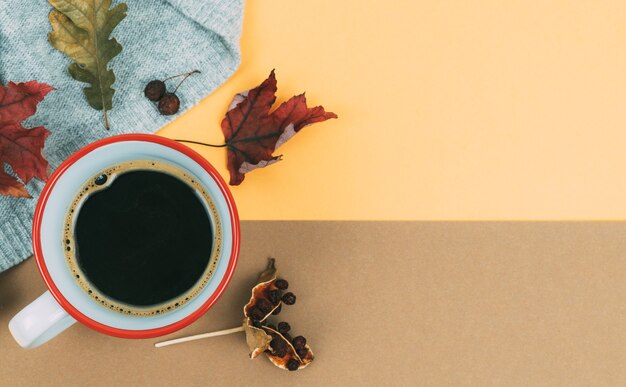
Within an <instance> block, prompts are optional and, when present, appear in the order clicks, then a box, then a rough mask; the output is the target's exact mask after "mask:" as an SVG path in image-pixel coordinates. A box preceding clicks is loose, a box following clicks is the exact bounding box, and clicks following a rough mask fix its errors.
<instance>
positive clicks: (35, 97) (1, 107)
mask: <svg viewBox="0 0 626 387" xmlns="http://www.w3.org/2000/svg"><path fill="white" fill-rule="evenodd" d="M52 90H54V88H53V87H52V86H49V85H46V84H45V83H38V82H37V81H29V82H24V83H14V82H9V83H8V84H7V85H6V86H1V85H0V123H2V122H9V121H12V122H22V121H23V120H25V119H26V118H28V117H30V116H32V115H33V114H35V111H36V110H37V104H38V103H39V102H41V101H43V98H44V97H45V96H46V94H48V93H49V92H50V91H52Z"/></svg>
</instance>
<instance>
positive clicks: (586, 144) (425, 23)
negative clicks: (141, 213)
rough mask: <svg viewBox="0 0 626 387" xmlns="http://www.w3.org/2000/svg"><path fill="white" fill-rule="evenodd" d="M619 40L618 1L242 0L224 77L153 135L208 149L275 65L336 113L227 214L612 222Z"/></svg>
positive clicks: (287, 82)
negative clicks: (236, 56) (237, 50)
mask: <svg viewBox="0 0 626 387" xmlns="http://www.w3.org/2000/svg"><path fill="white" fill-rule="evenodd" d="M129 12H130V15H131V16H130V17H132V6H131V10H130V11H129ZM130 17H129V18H130ZM625 42H626V1H616V0H593V1H592V0H586V1H582V0H578V1H566V0H560V1H545V0H544V1H542V0H535V1H529V0H471V1H461V0H435V1H433V0H391V1H371V0H370V1H364V0H341V1H337V0H316V1H293V0H292V1H289V0H261V1H247V2H246V7H245V16H244V25H243V36H242V39H241V47H242V63H241V67H240V68H239V70H238V71H237V73H236V74H235V75H234V76H233V77H232V78H231V79H230V80H229V81H228V82H226V84H224V85H223V86H222V87H220V88H219V89H218V90H217V91H216V92H215V93H213V94H211V95H210V96H209V97H207V98H205V99H204V100H203V101H202V102H201V103H200V104H199V105H198V106H195V107H194V108H193V109H191V110H190V111H189V112H187V113H185V114H184V115H183V116H182V117H180V118H179V119H176V120H175V121H174V122H172V123H171V124H170V125H168V126H167V127H166V128H165V129H164V130H163V131H161V132H160V134H162V135H164V136H166V137H175V138H191V139H196V140H200V141H209V142H212V143H216V144H219V143H220V142H221V141H222V140H223V136H222V132H221V130H220V126H219V125H220V121H221V119H222V118H223V117H224V112H225V109H226V107H227V106H228V104H229V103H230V101H231V99H232V97H233V95H234V94H235V93H238V92H240V91H242V90H246V89H248V88H250V87H251V86H255V85H257V84H259V83H260V82H261V80H263V79H265V77H267V75H268V73H269V72H270V70H271V69H273V68H275V69H276V76H277V79H278V95H279V99H278V102H281V101H283V100H285V99H286V98H289V97H290V96H292V95H294V94H299V93H301V92H303V91H306V92H307V93H306V96H307V99H308V101H310V103H311V104H323V105H324V107H326V108H327V109H328V110H330V111H333V112H335V113H337V114H338V115H339V119H338V120H330V121H328V122H324V123H321V124H315V125H313V126H311V127H309V128H306V129H304V130H303V131H302V132H301V133H299V134H298V135H297V136H295V137H294V138H293V140H291V141H289V142H288V143H287V144H285V145H284V146H283V147H281V148H280V149H279V153H282V154H283V155H284V161H281V162H280V163H278V164H276V165H274V166H271V167H269V168H265V169H263V170H258V171H254V172H252V173H250V174H248V176H247V177H246V180H245V182H244V183H243V184H241V186H239V187H235V188H233V194H234V196H235V200H236V201H237V205H238V206H239V208H240V210H241V215H242V216H243V218H244V219H259V220H270V219H279V220H299V219H302V220H311V219H316V220H451V219H452V220H454V219H461V220H470V219H476V220H492V219H500V220H510V219H524V220H536V219H559V220H565V219H626V200H624V198H625V197H626V179H624V167H625V166H626V152H625V151H624V149H625V148H626V130H624V128H626V113H625V110H624V106H626V71H624V70H625V69H626V49H625V48H626V44H625ZM122 55H123V53H122ZM121 57H122V56H121ZM154 60H155V61H157V60H158V59H157V58H155V59H154ZM186 70H188V69H168V68H165V66H164V69H163V71H164V73H167V72H168V71H169V72H170V73H171V74H174V73H176V72H178V71H180V72H182V71H186ZM201 70H203V69H201ZM190 82H194V80H193V78H192V79H191V80H190ZM183 87H184V86H183ZM182 103H183V105H184V104H185V101H184V100H183V101H182ZM193 147H194V149H197V150H198V151H200V152H201V153H202V155H203V156H204V157H206V158H207V159H208V160H210V161H211V162H212V163H213V164H214V165H215V166H216V167H217V168H218V169H219V171H220V172H221V173H223V174H224V173H225V172H226V165H225V164H226V163H225V157H226V156H225V153H226V152H225V151H224V150H223V149H215V148H206V147H204V148H203V147H200V146H195V145H194V146H193ZM226 175H227V174H226ZM312 185H314V186H315V187H316V189H311V188H310V187H311V186H312Z"/></svg>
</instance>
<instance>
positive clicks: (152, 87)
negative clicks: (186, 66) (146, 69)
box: [143, 70, 200, 116]
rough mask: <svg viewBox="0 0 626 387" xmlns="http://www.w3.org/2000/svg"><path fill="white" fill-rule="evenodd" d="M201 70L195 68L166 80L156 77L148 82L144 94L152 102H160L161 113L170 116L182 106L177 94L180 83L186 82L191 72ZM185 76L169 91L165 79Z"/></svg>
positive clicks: (194, 72)
mask: <svg viewBox="0 0 626 387" xmlns="http://www.w3.org/2000/svg"><path fill="white" fill-rule="evenodd" d="M199 72H200V71H198V70H194V71H190V72H188V73H183V74H178V75H174V76H172V77H169V78H166V79H164V80H162V81H161V80H159V79H155V80H153V81H150V82H148V84H147V85H146V87H145V89H144V90H143V94H144V95H145V96H146V98H148V99H149V100H150V101H152V102H158V107H159V113H161V114H162V115H164V116H170V115H172V114H176V113H177V112H178V109H179V108H180V99H179V98H178V96H177V95H176V91H177V90H178V88H179V87H180V85H181V84H182V83H183V82H185V79H187V77H189V76H190V75H191V74H196V73H199ZM183 76H184V78H183V79H182V80H181V81H180V82H178V85H176V88H175V89H174V91H172V92H171V93H170V92H168V91H167V88H166V86H165V81H168V80H170V79H174V78H178V77H183Z"/></svg>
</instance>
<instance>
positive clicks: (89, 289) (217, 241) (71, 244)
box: [61, 160, 222, 316]
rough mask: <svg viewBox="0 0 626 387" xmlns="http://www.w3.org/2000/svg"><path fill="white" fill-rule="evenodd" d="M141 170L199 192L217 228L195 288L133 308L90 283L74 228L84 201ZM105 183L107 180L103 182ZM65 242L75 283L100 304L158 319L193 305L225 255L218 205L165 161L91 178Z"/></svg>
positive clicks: (71, 212)
mask: <svg viewBox="0 0 626 387" xmlns="http://www.w3.org/2000/svg"><path fill="white" fill-rule="evenodd" d="M137 170H144V171H145V170H148V171H155V172H161V173H167V174H169V175H172V176H174V177H176V178H178V179H180V180H182V181H183V182H185V183H186V184H187V185H189V186H190V187H192V188H193V189H194V190H195V192H196V194H197V195H198V196H199V197H200V198H201V199H202V200H203V202H204V204H205V208H206V209H207V212H208V214H209V217H210V218H211V226H212V228H213V247H212V252H211V257H210V259H209V264H208V265H207V268H206V270H205V271H204V273H203V274H202V276H201V277H200V279H199V280H198V282H197V283H196V284H195V285H194V286H192V287H191V289H189V290H187V291H186V292H185V293H182V294H181V295H179V296H178V297H175V298H173V299H171V300H169V301H167V302H164V303H161V304H158V305H151V306H136V305H129V304H126V303H123V302H120V301H118V300H115V299H112V298H110V297H108V296H106V295H105V294H103V293H102V292H100V291H99V290H98V289H97V288H96V287H95V286H94V285H93V284H91V283H90V282H89V280H88V279H87V276H86V275H85V273H83V271H82V270H81V268H80V266H79V264H78V261H77V254H76V253H77V250H78V248H77V244H76V240H75V238H74V225H75V222H76V218H77V217H78V214H79V213H80V207H81V206H82V204H83V203H84V201H85V200H86V199H87V198H88V197H89V196H90V195H92V194H94V193H95V192H98V191H100V190H104V189H107V188H108V186H109V185H110V184H112V182H113V181H115V178H116V177H117V176H120V175H122V174H124V173H126V172H130V171H137ZM103 176H105V178H103ZM103 180H105V181H104V182H103ZM61 243H62V245H63V252H64V254H65V261H66V263H67V265H68V266H69V269H70V271H71V272H72V276H73V277H74V280H75V281H76V283H77V284H78V286H79V287H80V288H81V289H82V290H83V291H84V292H85V293H86V294H87V295H88V296H89V297H91V298H92V299H93V300H94V301H96V302H97V303H99V304H100V305H102V306H103V307H105V308H108V309H110V310H113V311H115V312H118V313H122V314H126V315H132V316H158V315H161V314H165V313H169V312H172V311H174V310H176V309H179V308H181V307H183V306H184V305H185V304H187V303H189V301H191V300H192V299H193V298H194V297H195V296H197V295H198V294H199V293H200V292H201V291H202V289H204V287H205V286H206V285H207V284H208V283H209V281H210V280H211V277H213V274H214V273H215V271H216V269H217V265H218V263H219V259H220V256H221V253H222V224H221V222H220V217H219V212H218V211H217V207H216V205H215V202H214V201H213V199H212V197H211V196H210V195H209V193H208V192H207V191H206V189H205V188H204V187H203V186H202V185H201V184H200V183H198V181H197V180H196V178H195V177H193V176H192V175H190V174H188V173H186V172H184V171H183V170H181V169H179V168H177V167H174V166H173V165H171V164H167V163H164V162H161V161H152V160H135V161H128V162H125V163H121V164H117V165H113V166H111V167H108V168H106V169H103V170H101V171H100V172H98V173H96V174H95V175H94V176H93V177H92V178H90V179H89V181H87V182H86V183H85V184H84V185H83V186H82V187H81V188H80V190H79V191H78V193H77V194H76V196H75V197H74V199H73V200H72V203H71V204H70V206H69V208H68V210H67V213H66V216H65V226H64V228H63V238H62V240H61Z"/></svg>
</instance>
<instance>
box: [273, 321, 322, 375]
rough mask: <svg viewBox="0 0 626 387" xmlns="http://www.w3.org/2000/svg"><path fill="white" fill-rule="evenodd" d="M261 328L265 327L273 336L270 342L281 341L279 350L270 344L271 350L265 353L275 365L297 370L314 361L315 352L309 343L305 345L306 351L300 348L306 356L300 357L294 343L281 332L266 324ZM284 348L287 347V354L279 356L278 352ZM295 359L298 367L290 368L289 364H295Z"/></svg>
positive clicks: (280, 352)
mask: <svg viewBox="0 0 626 387" xmlns="http://www.w3.org/2000/svg"><path fill="white" fill-rule="evenodd" d="M261 329H263V330H264V331H265V332H266V333H267V334H268V335H269V336H270V337H272V340H271V341H270V343H277V342H278V343H280V346H279V348H277V350H275V349H274V348H272V345H271V344H270V347H269V349H270V352H265V355H266V356H267V357H268V358H269V359H270V361H271V362H272V363H274V365H275V366H277V367H279V368H282V369H284V370H289V371H295V370H296V369H298V370H301V369H303V368H304V367H306V366H307V365H309V364H310V363H311V362H312V361H313V359H314V356H313V352H311V348H310V347H309V346H308V345H305V347H304V348H306V353H305V352H304V351H303V350H300V352H301V353H303V354H305V355H304V357H300V355H298V352H297V351H296V348H295V347H294V346H293V344H291V343H290V342H289V340H287V338H285V336H284V335H281V334H280V332H278V331H275V330H273V329H271V328H268V327H267V326H264V327H262V328H261ZM283 348H286V352H285V355H284V356H277V355H278V354H282V349H283ZM295 361H297V362H298V368H295V369H290V368H289V367H288V364H291V365H293V364H295Z"/></svg>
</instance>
